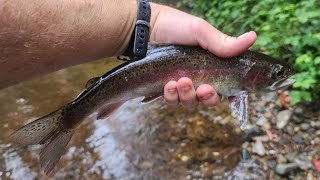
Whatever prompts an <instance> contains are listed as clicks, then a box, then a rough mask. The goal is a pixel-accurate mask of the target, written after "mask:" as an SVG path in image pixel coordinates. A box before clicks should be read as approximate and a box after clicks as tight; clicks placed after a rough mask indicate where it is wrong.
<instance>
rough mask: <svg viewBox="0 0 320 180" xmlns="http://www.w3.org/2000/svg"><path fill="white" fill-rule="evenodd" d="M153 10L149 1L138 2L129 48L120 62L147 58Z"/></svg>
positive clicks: (140, 0) (141, 0) (139, 0)
mask: <svg viewBox="0 0 320 180" xmlns="http://www.w3.org/2000/svg"><path fill="white" fill-rule="evenodd" d="M150 16H151V8H150V4H149V1H148V0H138V16H137V21H136V26H135V28H134V31H133V33H132V36H131V39H130V42H129V46H128V48H127V49H126V51H125V52H124V53H123V56H125V57H118V59H120V60H127V61H132V60H133V61H136V60H140V59H142V58H144V57H146V54H147V50H148V41H149V33H150V29H151V28H150Z"/></svg>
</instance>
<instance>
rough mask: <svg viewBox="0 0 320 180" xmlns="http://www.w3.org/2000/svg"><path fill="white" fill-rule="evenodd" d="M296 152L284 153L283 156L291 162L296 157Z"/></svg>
mask: <svg viewBox="0 0 320 180" xmlns="http://www.w3.org/2000/svg"><path fill="white" fill-rule="evenodd" d="M297 154H298V153H296V152H292V153H287V154H286V155H285V157H286V158H287V159H288V161H289V162H293V161H294V159H295V158H296V157H297Z"/></svg>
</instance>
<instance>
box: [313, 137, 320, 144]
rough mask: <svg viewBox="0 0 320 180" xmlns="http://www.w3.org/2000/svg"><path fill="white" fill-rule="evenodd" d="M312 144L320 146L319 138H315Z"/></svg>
mask: <svg viewBox="0 0 320 180" xmlns="http://www.w3.org/2000/svg"><path fill="white" fill-rule="evenodd" d="M311 142H312V144H320V138H319V137H316V138H314V140H312V141H311Z"/></svg>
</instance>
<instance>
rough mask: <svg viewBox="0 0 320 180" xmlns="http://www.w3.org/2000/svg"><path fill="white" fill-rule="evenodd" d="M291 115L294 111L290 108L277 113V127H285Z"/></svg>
mask: <svg viewBox="0 0 320 180" xmlns="http://www.w3.org/2000/svg"><path fill="white" fill-rule="evenodd" d="M291 115H292V112H291V111H290V110H284V111H280V112H279V113H278V115H277V128H278V129H282V128H284V127H285V126H286V125H287V124H288V123H289V120H290V117H291Z"/></svg>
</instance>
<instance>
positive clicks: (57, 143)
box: [10, 108, 74, 174]
mask: <svg viewBox="0 0 320 180" xmlns="http://www.w3.org/2000/svg"><path fill="white" fill-rule="evenodd" d="M63 111H64V108H61V109H59V110H57V111H55V112H52V113H50V114H49V115H47V116H45V117H42V118H40V119H37V120H35V121H33V122H31V123H29V124H27V125H25V126H23V127H22V128H20V129H18V130H17V131H15V132H14V133H13V134H11V136H10V141H12V142H15V143H18V144H22V145H33V144H43V146H42V148H41V151H40V164H41V168H42V169H43V170H44V172H45V173H46V174H49V173H50V172H51V171H52V169H53V168H54V166H55V165H56V164H57V162H58V161H59V159H60V157H61V156H62V154H63V152H64V149H65V147H66V146H67V145H68V142H69V141H70V139H71V137H72V135H73V133H74V130H73V129H64V128H62V127H61V126H62V124H63V123H64V122H63V121H64V120H65V119H64V116H62V112H63Z"/></svg>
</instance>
